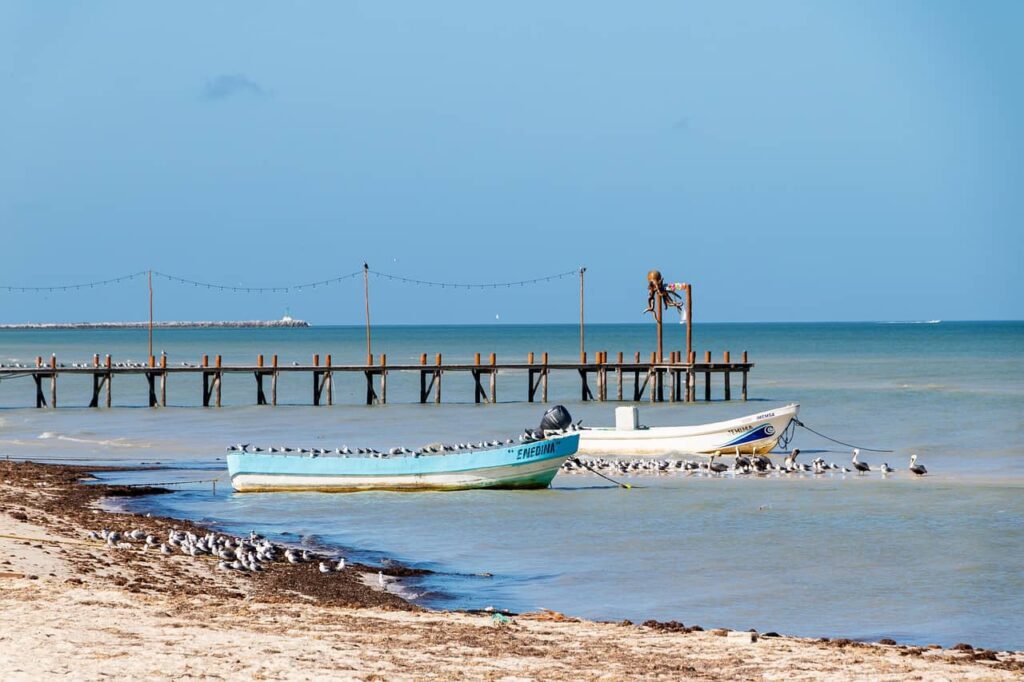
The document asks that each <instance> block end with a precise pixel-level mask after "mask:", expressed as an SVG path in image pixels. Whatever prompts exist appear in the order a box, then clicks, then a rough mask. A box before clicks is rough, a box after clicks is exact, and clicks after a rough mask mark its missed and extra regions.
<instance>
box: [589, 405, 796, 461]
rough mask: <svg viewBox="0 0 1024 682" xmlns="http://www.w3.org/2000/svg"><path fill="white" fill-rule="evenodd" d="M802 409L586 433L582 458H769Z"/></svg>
mask: <svg viewBox="0 0 1024 682" xmlns="http://www.w3.org/2000/svg"><path fill="white" fill-rule="evenodd" d="M799 410H800V406H799V405H796V404H793V405H786V406H785V407H778V408H775V409H771V410H765V411H763V412H759V413H758V414H753V415H748V416H746V417H740V418H738V419H731V420H729V421H724V422H715V423H711V424H699V425H697V426H669V427H650V428H642V429H636V430H621V431H620V430H616V429H614V428H595V429H584V430H583V431H581V432H580V447H579V454H581V455H592V456H602V457H603V456H609V455H610V456H629V457H633V456H645V455H646V456H658V457H663V456H665V455H687V454H711V453H713V452H721V453H722V454H723V455H734V454H744V455H751V454H757V455H760V454H767V453H768V452H770V451H771V450H772V448H774V447H775V446H776V445H777V444H778V442H779V438H780V437H781V436H782V434H783V433H784V432H785V430H786V428H787V427H788V426H789V423H790V421H791V420H793V419H795V418H796V416H797V413H798V412H799Z"/></svg>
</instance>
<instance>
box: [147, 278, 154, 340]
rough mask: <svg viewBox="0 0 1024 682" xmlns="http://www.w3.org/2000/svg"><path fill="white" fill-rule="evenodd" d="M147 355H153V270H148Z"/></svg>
mask: <svg viewBox="0 0 1024 682" xmlns="http://www.w3.org/2000/svg"><path fill="white" fill-rule="evenodd" d="M148 274H149V278H148V279H149V357H153V271H152V270H150V271H149V273H148Z"/></svg>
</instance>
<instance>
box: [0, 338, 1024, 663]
mask: <svg viewBox="0 0 1024 682" xmlns="http://www.w3.org/2000/svg"><path fill="white" fill-rule="evenodd" d="M666 339H667V348H672V349H678V348H681V347H682V345H683V336H682V328H681V327H680V328H679V329H678V330H677V329H676V328H675V326H674V325H673V327H672V328H671V329H668V330H667V333H666ZM372 342H373V351H374V353H375V354H380V353H386V354H387V356H388V362H389V364H400V363H415V362H418V361H419V357H420V354H421V353H427V354H429V356H430V357H431V358H433V357H434V355H435V354H436V353H442V354H443V357H444V359H445V360H446V361H452V362H455V361H463V362H469V361H470V360H471V359H472V357H473V354H474V353H476V352H479V353H481V354H483V355H484V357H485V358H486V357H487V355H488V354H489V353H491V352H494V353H497V356H498V359H499V361H513V360H515V361H525V359H526V356H527V353H529V352H531V351H532V352H534V353H536V354H537V356H538V357H539V355H540V354H541V353H543V352H547V353H549V357H550V359H551V361H552V362H554V361H558V360H565V361H571V360H574V359H576V357H577V354H578V349H579V337H578V329H577V328H576V327H574V326H571V325H565V326H557V325H536V326H530V325H523V326H509V325H503V324H494V325H487V326H415V327H402V326H388V327H377V328H374V329H373V337H372ZM365 343H366V339H365V332H364V330H363V329H362V328H361V327H344V326H314V327H310V328H305V329H255V330H239V329H193V330H188V329H171V330H157V332H156V338H155V341H154V344H155V345H154V350H155V351H156V352H157V353H159V352H161V351H163V352H166V353H167V355H168V361H169V364H171V365H175V364H180V363H181V362H190V363H197V362H199V360H200V358H201V356H202V355H203V354H208V355H210V356H211V357H212V356H214V355H217V354H220V355H221V356H222V357H223V362H224V363H253V362H254V361H255V358H256V356H257V354H259V353H262V354H264V355H265V356H267V357H268V358H269V356H270V355H272V354H275V353H276V354H277V355H278V357H279V363H280V364H282V365H290V364H292V363H295V362H300V363H308V362H310V360H311V358H312V356H313V354H314V353H319V354H320V355H321V357H323V356H324V355H326V354H328V353H330V354H332V359H333V362H334V363H335V364H344V363H357V362H362V361H363V358H364V357H365V351H366V348H365ZM653 345H654V329H653V327H652V325H650V324H647V325H643V324H639V325H627V324H621V325H597V324H595V325H588V327H587V329H586V346H587V350H588V351H589V352H591V353H593V352H596V351H599V350H602V351H608V353H609V355H610V356H611V357H613V358H614V356H615V354H616V353H617V352H619V351H622V352H624V353H625V354H626V356H627V357H629V356H632V354H633V353H634V352H635V351H641V352H642V353H643V354H644V355H645V356H647V355H649V353H650V351H651V350H652V348H653ZM694 349H695V350H696V351H697V352H698V354H699V355H702V354H703V351H704V350H705V349H707V350H711V351H712V352H713V355H714V356H715V357H721V353H722V351H724V350H729V351H731V352H732V354H733V357H736V356H738V355H739V354H740V353H741V352H742V351H744V350H746V351H748V352H749V355H750V359H751V361H753V362H754V363H755V366H754V368H753V370H752V371H751V373H750V396H749V397H750V399H749V401H747V402H742V401H738V400H733V401H730V402H726V401H724V400H723V399H722V398H723V395H722V386H721V377H716V378H715V380H714V385H713V400H712V401H711V402H703V401H700V402H697V403H693V404H684V403H668V402H666V403H660V404H652V403H649V402H642V403H640V404H639V408H640V419H641V421H642V422H643V423H645V424H648V425H652V426H656V425H675V424H697V423H702V422H708V421H716V420H720V419H728V418H732V417H739V416H743V415H746V414H750V413H754V412H759V411H762V410H764V409H766V408H770V407H773V406H779V405H784V404H787V403H791V402H797V403H800V406H801V409H800V419H801V420H802V421H803V422H804V423H805V424H806V425H807V426H808V427H810V428H812V429H814V430H815V431H817V432H819V433H820V434H824V435H826V436H829V437H831V438H834V439H835V440H838V441H841V442H842V443H844V444H842V445H841V444H838V443H835V442H832V441H830V440H826V439H825V438H823V437H821V436H819V435H816V434H815V433H812V432H811V431H808V430H805V429H801V428H798V429H796V431H795V434H794V440H793V442H792V443H791V445H790V447H799V448H800V449H801V450H802V452H803V453H804V454H803V455H802V458H804V459H807V460H809V459H811V458H813V457H817V456H821V457H823V458H825V459H826V460H827V461H834V462H836V463H839V464H845V463H848V462H849V459H850V456H851V447H852V446H858V447H860V448H861V449H862V459H864V460H866V461H868V462H869V463H870V464H871V465H872V466H873V467H877V466H878V465H880V464H882V462H887V463H888V464H889V465H890V466H892V467H893V468H895V469H896V472H895V473H894V474H891V475H887V476H883V475H881V474H880V473H878V472H872V473H870V474H868V475H855V474H845V475H844V474H832V475H822V476H813V475H806V476H783V477H776V476H770V477H750V476H724V477H706V476H697V475H686V474H682V473H679V474H668V475H661V476H634V477H626V478H624V480H625V482H628V483H630V484H632V486H633V487H631V488H629V489H626V488H622V487H617V486H615V485H614V484H612V483H610V482H608V481H606V480H603V479H601V478H598V477H596V476H593V475H591V474H585V475H570V474H559V475H558V476H557V477H556V478H555V480H554V483H553V485H552V487H551V488H550V489H547V490H539V491H468V492H446V493H383V492H382V493H356V494H322V493H304V494H290V493H269V494H251V493H250V494H237V493H233V492H232V491H231V489H230V486H229V485H228V484H227V478H226V476H225V468H224V467H225V465H224V456H225V447H226V446H228V445H230V444H233V443H239V442H245V443H253V444H258V445H263V446H271V445H288V446H293V447H298V446H305V447H336V446H340V445H349V446H373V447H377V448H379V449H383V448H388V447H392V446H396V445H405V446H408V447H416V446H419V445H422V444H425V443H430V442H436V441H445V442H453V441H468V440H473V441H476V440H483V439H490V438H505V437H508V436H515V435H517V434H519V433H521V432H522V431H523V429H524V428H526V427H535V426H536V425H537V424H538V422H539V420H540V418H541V415H542V413H543V411H544V410H545V408H546V407H547V406H545V405H542V404H539V403H532V404H531V403H528V402H525V398H526V392H527V379H526V376H525V374H523V373H519V372H502V373H500V374H499V376H498V379H497V396H498V403H497V404H493V405H488V404H482V405H477V404H473V402H472V396H473V392H472V382H471V379H470V378H469V376H468V375H464V374H452V375H447V376H445V378H444V381H443V393H442V398H443V403H442V404H441V405H434V404H432V403H431V404H425V405H421V404H419V402H418V390H419V386H418V377H417V376H415V375H412V374H410V375H406V376H400V375H397V374H396V375H392V376H390V377H389V380H388V400H389V404H388V405H386V406H366V405H364V404H361V403H362V402H363V401H364V397H365V383H364V380H363V377H362V375H361V374H351V375H338V376H336V380H335V381H336V383H335V404H334V405H333V406H331V407H327V406H321V407H312V406H311V395H312V379H311V377H310V376H309V375H308V374H301V375H300V374H284V375H283V376H282V378H281V381H280V384H279V388H278V397H279V401H280V403H281V404H279V405H278V406H277V407H266V406H264V407H257V406H255V404H254V403H255V393H256V388H255V380H254V379H253V377H252V376H250V375H245V374H229V375H226V376H225V379H224V387H223V403H224V406H223V407H221V408H219V409H218V408H202V407H199V405H200V404H201V390H202V389H201V379H200V377H198V376H196V375H187V376H186V375H171V377H170V379H169V382H168V402H169V403H170V405H171V406H169V407H167V408H158V409H151V408H147V407H144V405H146V399H147V387H146V382H145V379H144V378H143V377H142V376H127V377H122V376H116V377H115V378H114V381H113V386H112V390H113V402H114V405H115V407H114V408H113V409H109V410H108V409H90V408H87V407H85V405H87V404H88V402H89V397H90V391H91V379H90V378H89V377H88V376H82V377H71V376H61V377H60V379H59V387H58V388H59V404H60V406H61V407H60V409H58V410H49V409H35V408H34V407H33V405H34V387H33V385H32V380H31V379H30V378H26V377H23V378H11V379H6V380H3V381H0V457H3V456H7V457H11V458H27V459H32V460H36V461H59V462H71V463H105V464H125V465H128V464H139V463H147V464H154V463H159V464H161V465H162V466H164V467H167V468H164V469H161V470H147V471H139V472H129V473H105V474H102V476H101V478H102V479H103V480H110V481H126V482H136V483H140V482H152V483H161V482H169V481H186V482H187V481H200V480H202V481H206V480H209V479H213V478H216V479H219V480H220V481H221V484H219V485H217V486H216V488H215V489H214V486H212V485H211V484H210V483H190V484H186V485H181V486H177V487H176V492H174V493H172V494H168V495H162V496H154V497H148V498H143V499H138V500H132V501H129V502H127V503H125V504H128V505H129V508H130V509H131V510H134V511H152V512H154V513H159V514H166V515H172V516H178V517H182V518H186V517H187V518H190V519H195V520H198V521H201V522H204V523H208V524H211V525H213V526H216V527H218V528H221V529H223V530H225V531H229V532H240V533H247V532H248V531H249V530H251V529H255V530H256V531H258V532H260V533H264V534H267V535H268V536H272V537H275V538H277V539H279V540H282V541H286V542H293V543H295V544H300V545H304V546H313V547H318V548H321V549H323V550H325V551H328V552H332V553H336V554H338V555H343V556H346V557H348V558H350V559H351V560H355V561H363V562H366V563H370V564H375V563H380V562H386V561H388V560H394V561H399V562H403V563H405V564H408V565H411V566H416V567H421V568H426V569H430V570H431V571H432V573H430V574H429V575H426V576H424V577H422V578H417V579H410V580H409V581H407V582H406V583H405V585H404V589H405V590H407V591H408V594H410V595H411V596H412V597H413V598H414V599H415V600H416V601H417V602H419V603H421V604H423V605H425V606H428V607H434V608H444V609H452V608H484V607H487V606H493V607H495V608H497V609H510V610H512V611H515V612H522V611H527V610H533V609H538V608H546V609H553V610H556V611H560V612H564V613H566V614H569V615H572V616H579V617H585V618H591V619H598V620H610V621H619V620H623V619H629V620H632V621H634V622H642V621H644V620H647V619H656V620H678V621H682V622H684V623H686V624H699V625H702V626H704V627H705V628H708V627H730V628H736V629H747V628H756V629H757V630H759V631H762V632H764V631H769V630H774V631H777V632H780V633H785V634H792V635H800V636H809V637H849V638H852V639H863V640H877V639H879V638H883V637H891V638H893V639H895V640H897V641H899V642H901V643H912V644H921V645H926V644H930V643H938V644H942V645H946V646H948V645H952V644H955V643H957V642H969V643H971V644H974V645H975V646H985V647H990V648H995V649H1016V650H1020V649H1024V323H1022V322H945V321H943V322H938V323H935V322H932V323H928V322H926V321H922V322H865V323H814V324H811V323H807V324H774V323H773V324H710V323H709V324H699V325H696V326H695V333H694ZM51 353H54V354H56V355H57V358H58V361H59V362H62V363H65V364H68V365H70V364H71V363H73V362H86V361H90V360H91V358H92V355H93V354H94V353H99V354H101V355H104V354H107V353H109V354H111V355H112V356H113V359H114V362H118V361H136V362H141V361H143V360H144V358H145V356H146V355H147V338H146V332H145V330H88V331H83V330H60V331H57V330H51V331H38V330H36V331H33V330H24V331H20V330H19V331H14V330H11V331H0V363H3V364H5V365H10V364H12V363H16V362H21V363H34V359H35V357H36V356H37V355H42V356H44V357H48V356H49V355H50V354H51ZM737 379H738V377H737ZM737 383H738V381H734V393H733V396H734V398H735V397H738V390H736V384H737ZM47 389H48V386H47ZM630 389H631V377H629V378H628V379H627V384H626V394H627V395H629V394H630ZM610 392H611V393H612V394H614V384H613V387H612V390H611V391H610ZM47 393H48V391H47ZM697 394H698V397H703V378H701V379H700V381H699V383H698V390H697ZM549 398H550V402H551V403H561V404H563V405H565V406H566V407H567V408H568V409H569V411H570V412H571V413H572V415H573V418H574V419H582V420H583V423H584V424H585V425H586V424H590V425H606V424H611V423H613V420H614V416H613V409H614V407H615V406H616V405H617V403H615V402H605V403H600V402H581V401H580V389H579V379H578V377H576V376H572V375H570V373H568V372H561V373H556V374H554V375H553V376H552V380H551V387H550V396H549ZM911 453H917V454H918V455H919V457H920V460H919V461H920V463H923V464H924V465H925V466H926V467H927V468H928V471H929V475H928V476H925V477H923V478H916V477H913V476H911V475H910V474H909V472H908V471H907V465H908V460H909V457H910V455H911Z"/></svg>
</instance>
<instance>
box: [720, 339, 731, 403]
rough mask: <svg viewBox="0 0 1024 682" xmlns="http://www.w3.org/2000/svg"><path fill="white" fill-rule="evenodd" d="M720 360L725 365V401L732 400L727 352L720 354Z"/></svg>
mask: <svg viewBox="0 0 1024 682" xmlns="http://www.w3.org/2000/svg"><path fill="white" fill-rule="evenodd" d="M722 360H723V361H724V362H725V364H726V368H725V399H726V400H732V387H731V386H730V385H729V367H728V365H729V351H723V352H722Z"/></svg>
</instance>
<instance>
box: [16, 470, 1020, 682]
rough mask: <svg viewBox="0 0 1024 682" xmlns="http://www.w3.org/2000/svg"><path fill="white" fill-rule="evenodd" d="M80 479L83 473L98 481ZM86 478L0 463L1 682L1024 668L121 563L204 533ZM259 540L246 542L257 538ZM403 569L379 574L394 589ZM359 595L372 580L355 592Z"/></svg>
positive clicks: (916, 674) (788, 674) (932, 676)
mask: <svg viewBox="0 0 1024 682" xmlns="http://www.w3.org/2000/svg"><path fill="white" fill-rule="evenodd" d="M92 470H96V468H93V469H92ZM87 475H88V473H87V470H85V469H79V468H76V467H68V466H56V465H39V464H32V463H12V462H0V670H3V671H4V679H10V680H17V679H34V680H35V679H47V678H51V677H56V676H62V677H71V678H73V679H98V678H101V677H114V678H123V677H144V678H154V679H164V678H181V677H182V676H193V677H210V678H225V679H235V678H241V677H246V678H274V679H308V678H311V677H314V676H327V677H330V678H352V679H384V678H387V679H409V678H430V677H434V678H436V677H440V678H444V679H451V678H454V679H542V678H546V679H552V678H554V679H559V678H572V679H622V678H662V679H705V680H706V679H730V680H737V679H738V680H743V679H830V680H832V679H893V680H895V679H927V680H952V679H973V680H1002V679H1021V678H1022V676H1024V654H1021V653H1008V652H991V651H986V650H973V649H969V648H967V647H966V646H961V647H959V648H952V649H942V648H920V647H909V646H901V645H898V644H884V643H861V642H850V641H847V640H832V641H824V640H814V639H801V638H791V637H773V636H769V634H771V633H761V634H760V635H758V634H756V633H749V632H739V631H727V630H715V631H711V632H707V631H703V630H701V629H699V628H693V627H692V625H689V626H688V625H682V624H678V623H668V624H666V623H655V622H653V621H650V622H648V623H646V624H643V625H634V624H631V623H596V622H589V621H580V620H576V619H573V618H568V617H566V616H563V615H561V614H557V613H553V612H539V613H530V614H519V615H515V616H512V617H511V618H505V617H502V616H494V615H492V614H487V613H481V614H471V613H458V612H438V611H427V610H424V609H421V608H419V607H417V606H415V605H413V604H410V603H408V602H406V601H404V600H402V599H401V598H399V597H398V596H397V595H395V594H393V593H391V592H387V591H381V590H380V589H378V588H377V587H376V586H375V585H374V582H373V581H372V580H371V581H367V580H365V576H366V575H367V573H368V572H370V573H372V574H374V575H375V574H376V571H377V569H376V568H372V569H371V568H369V567H360V566H350V567H347V568H346V569H345V570H344V571H342V572H340V573H332V574H329V575H321V574H320V573H319V572H318V570H317V566H316V564H315V563H307V564H298V565H290V564H284V563H274V564H271V565H269V566H268V570H267V571H266V572H265V573H261V574H255V575H241V574H238V573H236V572H223V571H217V570H216V569H215V563H216V562H215V561H213V560H210V559H202V558H193V557H189V556H186V555H183V554H174V555H171V556H164V555H161V554H159V553H157V552H153V551H148V552H143V551H140V550H139V549H134V548H133V549H116V548H110V547H108V546H107V545H105V544H103V543H100V542H96V541H92V540H89V539H88V530H90V529H93V530H98V529H100V528H101V527H106V528H110V529H116V530H121V531H127V530H129V529H132V528H141V529H143V530H146V531H147V532H152V533H153V534H154V535H157V536H158V537H160V536H166V534H167V531H168V530H169V529H171V528H178V529H181V530H192V531H193V532H197V533H198V532H205V529H203V528H200V527H198V526H195V525H194V524H191V523H189V522H186V521H181V520H177V519H167V518H160V517H143V516H139V515H131V514H117V513H112V512H110V511H106V510H104V509H102V508H100V506H99V502H100V501H101V500H102V499H103V498H104V497H105V496H117V495H125V494H131V495H138V494H150V493H159V492H160V491H159V490H158V489H141V488H126V487H123V486H106V485H88V486H87V485H83V484H81V483H80V479H82V478H83V477H85V476H87ZM257 530H258V529H257ZM404 572H405V569H403V568H402V567H400V566H394V567H390V566H389V567H388V568H386V569H385V570H384V573H385V574H390V575H394V576H396V577H400V576H401V575H402V574H403V573H404ZM367 583H369V584H367Z"/></svg>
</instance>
